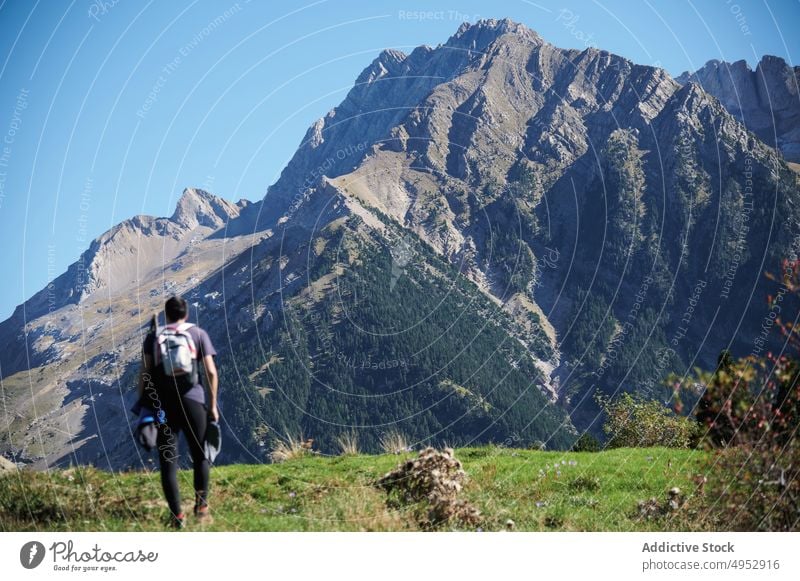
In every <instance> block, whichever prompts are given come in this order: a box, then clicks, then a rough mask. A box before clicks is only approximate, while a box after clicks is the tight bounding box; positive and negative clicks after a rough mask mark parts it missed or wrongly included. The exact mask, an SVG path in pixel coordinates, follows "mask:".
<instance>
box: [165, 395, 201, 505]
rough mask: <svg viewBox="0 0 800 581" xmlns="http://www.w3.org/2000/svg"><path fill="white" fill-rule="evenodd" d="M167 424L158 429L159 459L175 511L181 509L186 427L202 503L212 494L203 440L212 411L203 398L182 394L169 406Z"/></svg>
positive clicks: (196, 484) (198, 492)
mask: <svg viewBox="0 0 800 581" xmlns="http://www.w3.org/2000/svg"><path fill="white" fill-rule="evenodd" d="M164 411H165V413H166V415H167V421H166V423H165V424H161V426H159V429H158V439H157V445H158V459H159V462H160V463H161V486H162V487H163V489H164V496H165V497H166V498H167V504H169V509H170V511H172V514H174V515H176V516H177V515H178V514H180V513H181V493H180V490H179V489H178V463H179V457H178V434H179V433H180V432H181V431H182V432H183V435H184V437H185V438H186V441H187V442H188V444H189V452H190V453H191V455H192V465H193V467H194V490H195V495H196V499H195V501H196V502H198V503H199V504H203V505H204V504H205V503H206V496H207V494H208V460H207V459H206V455H205V447H204V445H203V442H204V441H205V438H206V425H207V422H208V411H207V409H206V406H205V405H204V404H202V403H200V402H197V401H194V400H191V399H186V398H184V397H182V398H180V400H179V402H176V403H175V404H174V405H170V406H165V409H164Z"/></svg>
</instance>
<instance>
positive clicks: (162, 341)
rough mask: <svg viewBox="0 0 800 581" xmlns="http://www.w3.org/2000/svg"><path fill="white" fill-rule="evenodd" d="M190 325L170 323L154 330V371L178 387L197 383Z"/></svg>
mask: <svg viewBox="0 0 800 581" xmlns="http://www.w3.org/2000/svg"><path fill="white" fill-rule="evenodd" d="M192 327H194V325H193V324H192V323H180V324H178V323H172V324H169V325H164V326H163V327H159V328H158V329H157V330H156V335H155V341H154V342H153V345H154V351H155V352H154V353H153V361H154V363H155V367H156V369H159V370H161V371H162V372H163V373H164V376H165V377H166V378H172V379H174V380H175V382H176V384H178V385H185V386H186V387H191V386H193V385H195V384H196V383H197V382H198V365H197V346H196V345H195V342H194V339H192V336H191V335H190V334H189V332H188V331H189V329H191V328H192Z"/></svg>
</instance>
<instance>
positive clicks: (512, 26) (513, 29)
mask: <svg viewBox="0 0 800 581" xmlns="http://www.w3.org/2000/svg"><path fill="white" fill-rule="evenodd" d="M509 33H510V34H514V35H517V36H520V37H523V38H526V39H528V40H532V41H539V42H541V37H539V35H538V34H536V33H535V32H534V31H533V30H531V29H530V28H528V27H527V26H525V25H524V24H520V23H519V22H514V21H513V20H511V19H509V18H503V19H500V20H496V19H494V18H486V19H483V20H479V21H477V22H475V23H474V24H473V23H470V22H464V23H463V24H462V25H461V26H459V27H458V30H457V31H456V33H455V34H454V35H453V36H452V37H450V39H449V40H448V41H447V43H446V46H452V47H460V48H467V49H469V50H476V51H480V52H483V51H485V50H486V48H487V47H488V46H489V45H490V44H492V43H493V42H494V41H495V40H497V39H498V38H500V37H501V36H502V35H504V34H509Z"/></svg>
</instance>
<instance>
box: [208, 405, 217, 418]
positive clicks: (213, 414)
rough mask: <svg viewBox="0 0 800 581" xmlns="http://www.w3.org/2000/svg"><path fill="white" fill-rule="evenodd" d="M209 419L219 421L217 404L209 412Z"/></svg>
mask: <svg viewBox="0 0 800 581" xmlns="http://www.w3.org/2000/svg"><path fill="white" fill-rule="evenodd" d="M208 417H210V418H211V419H212V420H213V421H215V422H218V421H219V410H218V409H217V406H216V404H215V405H212V406H211V407H210V408H209V410H208Z"/></svg>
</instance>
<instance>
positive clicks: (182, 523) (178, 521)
mask: <svg viewBox="0 0 800 581" xmlns="http://www.w3.org/2000/svg"><path fill="white" fill-rule="evenodd" d="M184 527H186V515H184V514H183V513H182V512H181V513H179V514H173V515H170V517H169V528H171V529H176V530H180V529H182V528H184Z"/></svg>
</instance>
